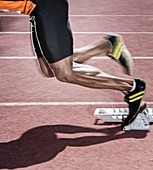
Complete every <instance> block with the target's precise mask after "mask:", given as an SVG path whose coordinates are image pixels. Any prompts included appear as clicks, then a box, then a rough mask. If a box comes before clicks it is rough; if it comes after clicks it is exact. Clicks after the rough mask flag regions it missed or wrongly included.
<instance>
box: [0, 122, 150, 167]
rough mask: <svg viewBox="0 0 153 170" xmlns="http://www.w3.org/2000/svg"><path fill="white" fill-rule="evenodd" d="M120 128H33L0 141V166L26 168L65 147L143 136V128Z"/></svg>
mask: <svg viewBox="0 0 153 170" xmlns="http://www.w3.org/2000/svg"><path fill="white" fill-rule="evenodd" d="M120 130H121V129H120V126H116V127H113V128H106V129H93V128H85V127H79V126H72V125H46V126H40V127H36V128H33V129H30V130H28V131H27V132H25V133H24V134H23V135H22V136H21V137H20V138H19V139H17V140H14V141H10V142H8V143H0V169H4V168H6V169H15V168H21V167H28V166H31V165H35V164H39V163H43V162H46V161H49V160H51V159H53V158H54V157H56V155H57V154H58V153H60V152H61V151H63V150H64V149H65V148H66V147H67V146H72V147H73V146H74V147H83V146H90V145H95V144H100V143H105V142H109V141H112V140H117V139H121V138H145V137H146V135H147V132H146V131H141V132H140V131H130V132H123V133H122V132H121V133H120V132H119V131H120ZM118 132H119V133H118ZM56 133H64V134H75V133H88V134H89V133H99V136H97V135H95V136H93V135H92V136H83V134H82V137H76V138H57V136H56ZM100 133H102V135H101V134H100ZM117 133H118V134H117ZM104 134H105V135H104Z"/></svg>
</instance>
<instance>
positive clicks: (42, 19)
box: [0, 0, 146, 125]
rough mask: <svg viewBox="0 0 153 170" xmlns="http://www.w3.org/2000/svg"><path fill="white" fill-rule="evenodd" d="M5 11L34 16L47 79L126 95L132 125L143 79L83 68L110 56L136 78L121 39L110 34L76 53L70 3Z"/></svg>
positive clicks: (36, 2)
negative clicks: (126, 77) (54, 78)
mask: <svg viewBox="0 0 153 170" xmlns="http://www.w3.org/2000/svg"><path fill="white" fill-rule="evenodd" d="M5 9H8V10H10V11H20V13H21V14H25V15H30V21H31V25H32V27H31V33H32V42H33V47H34V51H35V53H36V55H37V57H38V61H39V64H40V68H41V70H42V72H43V73H44V74H45V75H46V76H47V77H54V76H55V77H56V78H57V79H58V80H60V81H61V82H66V83H71V84H77V85H81V86H85V87H88V88H96V89H112V90H118V91H121V92H123V93H124V94H125V98H126V102H128V104H129V115H128V117H127V118H126V119H125V122H124V125H127V124H129V123H130V122H132V120H133V119H134V118H135V116H136V115H137V113H138V110H139V107H140V104H141V100H142V98H143V96H144V93H145V87H146V83H145V82H144V81H143V80H141V79H134V80H132V79H124V78H119V77H114V76H111V75H108V74H106V73H104V72H102V71H101V70H100V69H98V68H96V67H93V66H89V65H84V64H82V63H83V62H84V61H86V60H87V59H90V58H91V57H93V56H98V55H107V56H109V57H111V58H112V59H114V60H116V61H117V62H119V63H120V64H121V65H122V66H123V68H124V69H125V70H126V72H127V74H129V75H132V73H133V60H132V57H131V54H130V53H129V51H128V49H127V47H126V45H125V43H124V42H123V39H122V37H121V36H120V35H112V34H109V35H107V36H106V37H105V38H104V39H103V40H99V41H97V42H95V43H93V44H90V45H88V46H86V47H83V48H80V49H77V50H74V51H73V36H72V31H71V27H70V23H69V18H68V2H67V0H31V1H28V0H20V1H14V0H13V1H12V0H11V1H0V10H5ZM80 63H81V64H80Z"/></svg>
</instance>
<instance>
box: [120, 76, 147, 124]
mask: <svg viewBox="0 0 153 170" xmlns="http://www.w3.org/2000/svg"><path fill="white" fill-rule="evenodd" d="M133 86H134V87H133V89H132V90H131V91H130V92H128V94H126V95H125V101H126V102H127V103H128V104H129V115H128V116H127V118H125V119H124V120H123V124H122V127H124V126H127V125H129V124H131V123H132V122H133V121H134V119H135V118H136V116H137V115H138V113H139V109H140V104H141V100H142V98H143V96H144V93H145V88H146V83H145V81H144V80H141V79H134V84H133Z"/></svg>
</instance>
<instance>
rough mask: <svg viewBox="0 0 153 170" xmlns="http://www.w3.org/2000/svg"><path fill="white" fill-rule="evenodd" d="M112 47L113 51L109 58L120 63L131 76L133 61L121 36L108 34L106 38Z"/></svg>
mask: <svg viewBox="0 0 153 170" xmlns="http://www.w3.org/2000/svg"><path fill="white" fill-rule="evenodd" d="M106 39H107V40H109V41H110V43H111V45H112V51H111V53H109V54H108V56H109V57H111V58H112V59H114V60H116V61H117V62H119V63H120V64H121V65H122V66H123V67H124V69H125V72H126V73H127V74H129V75H132V74H133V66H134V63H133V59H132V56H131V54H130V52H129V50H128V49H127V47H126V45H125V43H124V41H123V38H122V36H121V35H117V34H108V36H107V37H106Z"/></svg>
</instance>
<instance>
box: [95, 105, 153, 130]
mask: <svg viewBox="0 0 153 170" xmlns="http://www.w3.org/2000/svg"><path fill="white" fill-rule="evenodd" d="M94 116H95V117H97V119H96V121H95V125H100V124H99V123H98V121H99V120H102V122H103V123H102V124H105V125H112V124H121V123H122V122H123V120H124V119H125V118H126V117H127V116H128V108H97V109H96V110H95V112H94ZM152 123H153V109H151V108H148V106H147V104H146V103H145V104H144V105H143V106H142V107H141V108H140V110H139V113H138V115H137V116H136V118H135V119H134V121H133V122H132V123H131V124H129V125H128V126H124V127H123V130H124V131H129V130H147V131H148V130H149V127H150V124H152Z"/></svg>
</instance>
